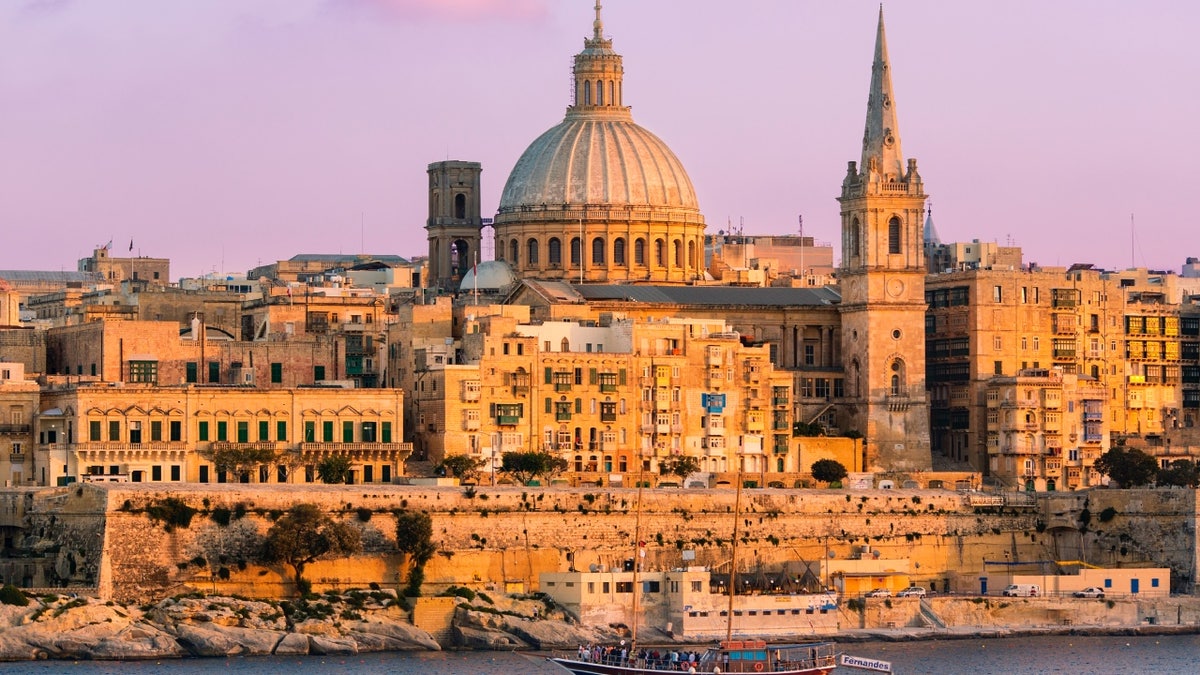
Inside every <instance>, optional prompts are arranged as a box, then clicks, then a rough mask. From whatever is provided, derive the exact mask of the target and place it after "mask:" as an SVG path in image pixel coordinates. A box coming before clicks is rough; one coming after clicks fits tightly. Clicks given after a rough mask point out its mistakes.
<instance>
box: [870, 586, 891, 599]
mask: <svg viewBox="0 0 1200 675" xmlns="http://www.w3.org/2000/svg"><path fill="white" fill-rule="evenodd" d="M867 597H868V598H890V597H892V592H891V591H889V590H888V589H886V588H876V589H875V590H873V591H870V592H868V593H867Z"/></svg>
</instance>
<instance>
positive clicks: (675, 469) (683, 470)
mask: <svg viewBox="0 0 1200 675" xmlns="http://www.w3.org/2000/svg"><path fill="white" fill-rule="evenodd" d="M699 470H700V460H699V459H698V458H696V457H693V456H691V455H676V456H674V457H672V458H671V459H668V460H665V461H663V462H660V463H659V465H658V472H659V473H661V474H662V475H664V476H666V475H674V476H679V479H680V480H684V479H686V478H687V477H688V476H690V475H692V474H694V473H696V472H697V471H699Z"/></svg>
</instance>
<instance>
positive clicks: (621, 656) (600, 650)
mask: <svg viewBox="0 0 1200 675" xmlns="http://www.w3.org/2000/svg"><path fill="white" fill-rule="evenodd" d="M579 660H580V661H586V662H588V663H603V664H606V665H610V666H627V667H631V668H645V669H647V670H666V671H671V670H675V671H682V672H687V671H688V670H690V669H691V668H693V667H694V666H696V665H697V664H699V663H700V652H695V651H677V650H674V649H673V650H671V651H659V650H657V649H638V650H636V651H633V652H630V650H629V647H628V646H626V644H625V641H624V640H621V643H620V644H617V645H579Z"/></svg>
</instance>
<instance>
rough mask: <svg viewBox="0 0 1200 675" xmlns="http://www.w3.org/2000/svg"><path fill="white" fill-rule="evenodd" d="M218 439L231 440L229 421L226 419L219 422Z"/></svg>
mask: <svg viewBox="0 0 1200 675" xmlns="http://www.w3.org/2000/svg"><path fill="white" fill-rule="evenodd" d="M217 440H218V441H227V440H229V422H225V421H220V422H217Z"/></svg>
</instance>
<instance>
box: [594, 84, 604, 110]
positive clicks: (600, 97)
mask: <svg viewBox="0 0 1200 675" xmlns="http://www.w3.org/2000/svg"><path fill="white" fill-rule="evenodd" d="M596 105H604V82H603V81H601V80H597V81H596Z"/></svg>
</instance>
